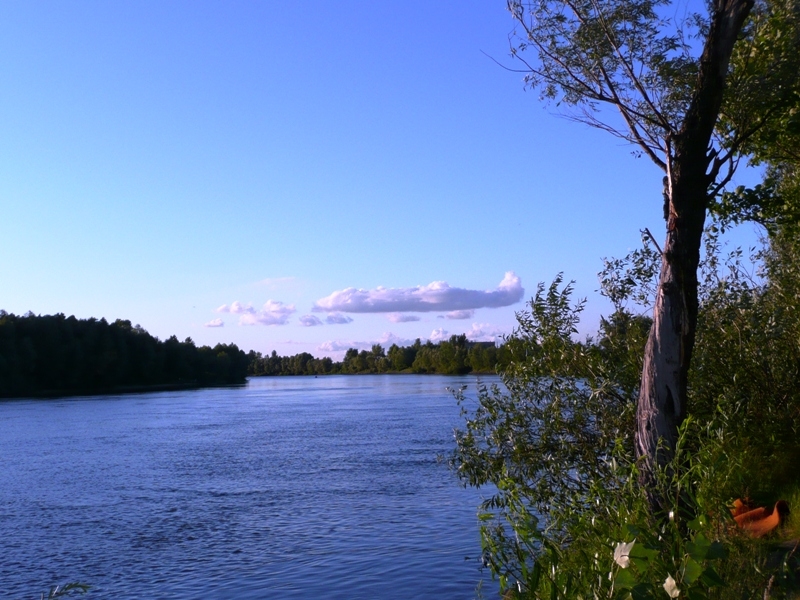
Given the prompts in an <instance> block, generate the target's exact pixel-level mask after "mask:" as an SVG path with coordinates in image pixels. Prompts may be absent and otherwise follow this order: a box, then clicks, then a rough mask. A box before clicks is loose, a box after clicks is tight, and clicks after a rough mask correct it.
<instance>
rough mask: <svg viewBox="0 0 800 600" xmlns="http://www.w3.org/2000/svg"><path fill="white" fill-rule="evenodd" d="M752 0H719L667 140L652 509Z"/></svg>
mask: <svg viewBox="0 0 800 600" xmlns="http://www.w3.org/2000/svg"><path fill="white" fill-rule="evenodd" d="M752 7H753V0H716V1H715V2H714V12H713V14H712V16H711V26H710V28H709V33H708V37H707V38H706V42H705V46H704V48H703V54H702V56H701V58H700V72H699V74H698V79H697V85H696V88H695V93H694V96H693V98H692V101H691V104H690V106H689V108H688V110H687V113H686V116H685V118H684V121H683V123H682V126H681V129H680V131H679V132H678V133H677V134H676V135H675V136H674V137H673V138H672V139H671V140H669V143H668V148H667V151H668V157H667V160H668V162H667V165H668V178H669V179H668V196H669V215H668V223H667V240H666V242H665V244H664V254H663V258H662V264H661V274H660V279H659V286H658V291H657V297H656V304H655V308H654V314H653V326H652V328H651V329H650V335H649V337H648V340H647V345H646V347H645V355H644V367H643V369H642V381H641V388H640V392H639V403H638V406H637V412H636V417H637V430H636V455H637V458H639V459H640V461H641V462H640V464H641V467H642V468H641V473H642V480H641V483H642V484H643V485H645V486H646V487H647V489H648V495H649V498H650V503H651V506H652V508H653V509H654V510H660V509H663V508H665V507H664V506H662V502H661V499H660V498H659V497H658V494H657V492H656V491H655V490H654V489H653V487H652V484H653V469H654V468H655V467H656V465H661V466H663V465H665V464H666V463H668V462H669V461H670V459H671V458H672V457H673V456H674V449H675V443H676V441H677V437H678V428H679V427H680V425H681V423H682V422H683V420H684V419H685V418H686V414H687V406H686V401H687V393H686V392H687V378H688V373H689V364H690V362H691V358H692V349H693V348H694V338H695V330H696V327H697V308H698V300H697V267H698V264H699V257H700V245H701V241H702V233H703V224H704V222H705V215H706V207H707V206H708V201H709V197H708V193H709V188H710V186H711V184H712V183H713V182H714V180H715V179H716V173H715V172H714V171H715V170H718V168H719V166H718V165H714V166H712V161H713V160H714V158H715V156H714V155H713V154H711V153H710V152H709V148H710V147H711V136H712V133H713V131H714V127H715V125H716V122H717V119H718V116H719V110H720V106H721V105H722V95H723V91H724V88H725V80H726V76H727V72H728V65H729V62H730V56H731V52H732V51H733V46H734V43H735V42H736V38H737V36H738V35H739V32H740V31H741V29H742V25H743V24H744V21H745V19H746V17H747V15H748V14H749V13H750V10H751V9H752ZM710 167H711V168H710ZM709 171H710V172H709Z"/></svg>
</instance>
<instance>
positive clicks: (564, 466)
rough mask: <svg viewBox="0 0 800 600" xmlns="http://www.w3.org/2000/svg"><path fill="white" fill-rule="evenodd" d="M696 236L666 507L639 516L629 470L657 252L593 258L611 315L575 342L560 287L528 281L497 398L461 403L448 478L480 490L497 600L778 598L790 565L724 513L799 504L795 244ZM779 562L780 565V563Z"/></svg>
mask: <svg viewBox="0 0 800 600" xmlns="http://www.w3.org/2000/svg"><path fill="white" fill-rule="evenodd" d="M721 250H722V249H721V247H720V245H719V242H718V239H717V237H716V235H715V233H714V232H713V231H709V234H708V236H707V242H706V258H705V261H704V263H703V267H702V284H701V311H700V318H699V322H698V333H697V342H696V346H695V354H694V362H693V368H692V371H691V373H690V382H689V388H690V404H689V411H690V416H689V418H688V419H687V420H686V422H685V423H684V425H683V427H682V429H681V432H680V444H679V447H678V449H677V452H676V457H675V459H674V461H673V462H672V463H671V464H669V465H666V466H665V467H664V468H663V469H662V470H661V471H660V472H659V473H658V485H659V488H660V489H659V490H658V495H659V497H661V498H665V499H666V500H667V502H666V504H667V505H668V506H670V507H671V508H670V510H668V511H666V512H665V513H663V514H653V513H651V512H650V509H649V505H648V503H647V500H646V497H645V494H644V490H642V489H641V487H640V486H639V485H638V483H637V482H638V472H637V465H636V461H635V459H634V448H633V431H634V418H635V403H636V399H637V397H638V386H639V377H640V374H641V366H642V365H641V360H642V358H641V357H642V355H643V352H642V351H643V348H644V343H645V341H646V339H647V331H648V328H649V319H648V318H647V317H646V316H643V315H645V314H647V313H648V308H649V303H650V299H651V298H652V292H653V290H654V286H653V281H654V277H655V275H656V269H657V264H658V260H659V259H660V256H659V255H658V253H657V252H655V251H654V250H653V249H652V248H649V247H647V245H645V248H644V249H643V250H639V251H637V252H634V253H632V254H631V255H629V256H628V257H626V258H625V259H622V260H616V261H607V262H606V268H605V270H604V271H603V273H601V285H602V291H603V293H604V294H605V295H606V296H607V297H608V298H609V299H610V300H611V301H612V303H613V304H614V307H615V310H614V312H613V314H612V315H611V316H610V317H609V318H607V319H604V320H602V322H601V326H600V331H599V333H598V336H597V338H596V339H588V340H586V341H584V342H576V341H574V339H573V338H574V336H575V334H576V332H577V327H576V325H577V323H578V319H579V317H580V313H581V311H582V309H583V303H582V302H577V303H573V302H572V298H571V296H572V288H571V285H563V282H562V280H561V278H560V277H559V278H557V279H556V280H555V281H554V282H553V284H552V285H550V286H549V287H545V286H543V285H540V286H539V288H538V290H537V293H536V295H535V297H534V298H533V299H532V300H531V302H530V303H529V305H528V310H526V311H524V312H523V313H521V314H520V315H519V316H518V321H519V326H518V330H517V332H516V333H515V335H514V336H513V337H512V339H510V340H508V342H507V346H508V347H509V348H510V351H511V360H510V364H509V365H508V367H507V368H506V369H505V370H504V372H503V374H502V377H503V382H504V384H505V387H506V390H505V391H501V390H500V389H498V388H496V387H494V388H480V389H479V391H478V394H477V398H475V399H470V398H466V397H465V396H464V395H463V394H459V400H460V402H461V404H462V407H463V409H464V413H465V415H466V417H467V419H466V423H465V426H464V428H463V429H462V430H460V431H458V432H457V434H456V442H457V449H456V451H455V453H454V455H453V457H452V465H453V467H454V468H455V469H456V471H457V473H458V475H459V477H460V478H461V479H462V481H463V482H464V483H465V484H466V485H471V486H477V487H482V486H488V487H487V489H490V490H492V495H491V496H490V497H489V499H488V500H487V501H485V502H484V504H483V505H482V508H481V514H480V520H481V536H482V541H483V560H484V563H485V565H486V566H488V568H489V569H491V571H492V573H493V574H494V575H496V576H497V577H498V578H499V580H500V583H501V587H502V589H503V590H504V591H505V593H506V595H507V597H509V598H510V597H520V598H634V599H638V598H669V597H680V598H726V599H727V598H764V597H769V598H780V597H786V594H789V593H791V591H790V590H791V587H792V584H793V580H794V572H793V567H791V561H792V560H794V559H793V557H791V556H788V555H787V553H786V552H784V553H783V554H781V553H780V552H777V553H776V550H775V548H774V547H773V545H772V544H770V542H768V541H767V542H764V541H757V540H752V539H750V538H747V537H746V536H744V535H742V533H741V532H740V531H739V530H738V529H737V528H736V527H735V524H734V522H733V519H732V517H731V516H730V511H729V510H728V506H729V505H730V503H731V501H732V500H733V499H735V498H736V497H740V496H750V497H751V498H752V499H753V500H756V501H757V502H759V503H761V504H764V505H771V504H772V503H774V502H775V501H776V500H777V499H778V495H784V496H785V495H787V494H788V495H789V498H788V499H790V500H791V499H792V498H797V500H800V494H798V491H799V490H800V485H798V475H797V471H796V464H797V457H798V456H800V453H798V448H799V447H800V445H799V444H798V442H797V439H798V436H797V433H798V431H797V427H798V424H800V419H798V416H800V415H798V411H799V410H800V386H798V385H797V384H798V381H799V380H800V377H798V374H799V373H798V368H800V306H798V305H799V304H800V294H799V293H798V292H800V289H798V286H800V278H798V277H797V275H798V274H799V273H798V268H799V267H798V265H800V260H798V259H799V258H800V256H799V255H798V252H799V251H800V244H798V242H797V240H796V237H795V236H792V235H788V234H787V235H776V236H773V237H772V238H771V240H769V241H768V242H765V245H764V247H763V248H761V249H760V250H758V251H757V252H756V253H755V254H754V255H753V257H752V258H753V259H754V260H755V264H756V268H757V269H758V271H757V272H752V271H750V270H748V269H747V268H746V266H747V264H748V261H746V260H744V257H743V255H742V253H741V252H740V251H738V250H737V251H734V252H732V253H730V254H728V255H727V256H723V255H722V252H721ZM787 556H788V557H787Z"/></svg>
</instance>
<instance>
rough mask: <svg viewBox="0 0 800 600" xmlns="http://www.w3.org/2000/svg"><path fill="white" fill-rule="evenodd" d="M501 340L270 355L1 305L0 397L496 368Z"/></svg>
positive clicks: (502, 351)
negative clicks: (337, 354) (334, 355)
mask: <svg viewBox="0 0 800 600" xmlns="http://www.w3.org/2000/svg"><path fill="white" fill-rule="evenodd" d="M508 356H510V355H509V352H508V350H507V348H506V346H505V345H502V346H499V347H498V346H496V345H495V344H494V342H471V341H469V340H467V338H466V336H464V335H461V336H456V335H454V336H451V337H450V339H449V340H446V341H442V342H440V343H438V344H434V343H432V342H430V341H428V342H426V343H424V344H423V343H422V342H421V341H420V340H419V339H417V340H416V341H415V342H414V343H413V344H412V345H410V346H407V347H400V346H398V345H397V344H392V346H391V347H390V348H389V350H388V352H387V351H385V350H384V348H383V347H382V346H380V345H379V344H375V345H373V346H372V348H371V349H370V350H361V351H360V352H359V351H358V350H357V349H356V348H350V349H349V350H348V351H347V352H346V353H345V356H344V359H343V360H342V361H338V362H337V361H334V360H333V359H331V358H329V357H323V358H315V357H314V356H313V355H311V354H309V353H308V352H302V353H300V354H296V355H294V356H279V355H278V354H277V352H275V351H273V352H272V353H271V354H269V355H266V356H264V355H262V354H261V353H260V352H255V351H253V350H251V351H250V352H248V353H245V352H244V351H243V350H241V349H239V347H237V346H236V344H217V345H216V346H214V347H213V348H212V347H210V346H196V345H195V343H194V341H193V340H192V339H191V338H186V339H185V340H184V341H182V342H181V341H179V340H178V339H177V338H176V337H175V336H174V335H173V336H171V337H169V338H168V339H167V340H164V341H161V340H159V339H158V338H157V337H154V336H152V335H150V334H149V333H148V332H147V331H146V330H145V329H143V328H142V327H141V326H140V325H131V322H130V321H128V320H122V319H117V320H116V321H114V322H113V323H108V322H107V321H106V320H105V319H99V320H98V319H94V318H91V319H78V318H76V317H74V316H70V317H65V316H64V315H63V314H56V315H34V314H32V313H28V314H26V315H23V316H17V315H14V314H11V313H7V312H5V311H1V310H0V397H4V398H14V397H28V396H36V397H39V396H65V395H77V394H106V393H124V392H143V391H155V390H169V389H186V388H198V387H208V386H218V385H231V384H241V383H244V382H245V380H246V378H247V377H248V376H271V375H334V374H360V373H440V374H446V375H457V374H465V373H471V372H475V373H494V372H495V370H496V368H497V366H498V365H499V364H503V363H504V361H507V360H508Z"/></svg>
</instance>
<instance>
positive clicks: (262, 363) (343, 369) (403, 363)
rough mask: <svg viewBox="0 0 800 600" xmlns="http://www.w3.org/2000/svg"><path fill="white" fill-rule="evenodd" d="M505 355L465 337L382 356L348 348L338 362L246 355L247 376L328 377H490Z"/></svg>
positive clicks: (374, 348)
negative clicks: (371, 374) (374, 374)
mask: <svg viewBox="0 0 800 600" xmlns="http://www.w3.org/2000/svg"><path fill="white" fill-rule="evenodd" d="M506 355H507V351H506V349H505V348H504V347H502V346H501V347H499V348H498V347H497V346H496V345H495V343H494V342H471V341H469V340H467V337H466V336H465V335H452V336H450V338H449V339H448V340H443V341H441V342H439V343H438V344H434V343H433V342H431V341H428V342H426V343H425V344H423V343H422V342H421V341H420V340H419V339H417V340H416V341H415V342H414V343H413V344H412V345H410V346H405V347H401V346H398V345H397V344H392V345H391V347H390V348H389V351H388V352H386V351H385V350H384V349H383V347H382V346H381V345H380V344H374V345H373V346H372V348H371V349H370V350H361V351H360V352H359V350H358V349H356V348H349V349H348V350H347V352H345V355H344V359H343V360H342V361H341V362H334V361H333V360H332V359H331V358H328V357H324V358H319V359H318V358H314V356H312V355H311V354H309V353H308V352H303V353H301V354H296V355H295V356H278V353H277V352H275V351H274V350H273V351H272V354H271V355H269V356H263V355H262V354H261V353H260V352H255V351H250V353H249V354H248V359H249V361H250V364H249V367H248V374H249V375H331V374H339V373H344V374H358V373H401V372H413V373H440V374H444V375H463V374H465V373H494V372H495V368H496V366H497V364H498V363H499V362H501V361H504V360H505V357H506Z"/></svg>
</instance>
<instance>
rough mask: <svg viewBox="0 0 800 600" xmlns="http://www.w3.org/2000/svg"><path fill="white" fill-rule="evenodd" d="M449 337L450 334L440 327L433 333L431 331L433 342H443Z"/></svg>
mask: <svg viewBox="0 0 800 600" xmlns="http://www.w3.org/2000/svg"><path fill="white" fill-rule="evenodd" d="M449 337H450V333H449V332H447V331H445V330H444V329H442V328H441V327H439V328H438V329H434V330H433V331H431V335H430V337H429V339H430V340H431V341H432V342H441V341H443V340H446V339H448V338H449Z"/></svg>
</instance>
